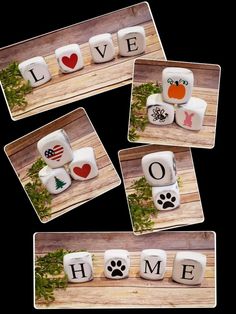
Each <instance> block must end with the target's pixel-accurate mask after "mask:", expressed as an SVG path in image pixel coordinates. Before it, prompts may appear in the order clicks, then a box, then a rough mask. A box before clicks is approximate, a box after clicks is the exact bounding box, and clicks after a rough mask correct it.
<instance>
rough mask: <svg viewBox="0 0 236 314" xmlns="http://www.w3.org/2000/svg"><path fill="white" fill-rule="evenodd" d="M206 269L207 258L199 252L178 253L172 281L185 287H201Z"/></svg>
mask: <svg viewBox="0 0 236 314" xmlns="http://www.w3.org/2000/svg"><path fill="white" fill-rule="evenodd" d="M205 269H206V256H205V255H203V254H201V253H198V252H190V251H182V252H177V253H176V256H175V260H174V265H173V273H172V279H173V280H174V281H176V282H179V283H183V284H185V285H199V284H200V283H201V282H202V280H203V278H204V273H205Z"/></svg>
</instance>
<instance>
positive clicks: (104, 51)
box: [94, 45, 107, 58]
mask: <svg viewBox="0 0 236 314" xmlns="http://www.w3.org/2000/svg"><path fill="white" fill-rule="evenodd" d="M94 48H95V49H96V50H97V52H98V53H99V54H100V56H101V57H102V58H104V56H105V53H106V49H107V45H104V49H103V52H101V50H100V49H99V47H98V46H97V47H94Z"/></svg>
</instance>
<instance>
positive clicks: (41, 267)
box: [35, 249, 71, 304]
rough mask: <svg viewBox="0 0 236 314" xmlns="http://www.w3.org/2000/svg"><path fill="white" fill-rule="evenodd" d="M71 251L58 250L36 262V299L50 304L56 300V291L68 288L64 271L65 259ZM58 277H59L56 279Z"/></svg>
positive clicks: (39, 258)
mask: <svg viewBox="0 0 236 314" xmlns="http://www.w3.org/2000/svg"><path fill="white" fill-rule="evenodd" d="M70 252H71V251H68V250H64V249H58V250H56V251H54V252H50V253H48V254H46V255H44V256H41V257H38V258H37V259H36V262H35V297H36V300H44V301H45V302H46V303H47V304H50V303H51V302H53V301H54V300H55V297H54V290H55V289H57V288H63V289H65V288H66V287H67V284H68V282H67V276H66V275H65V273H64V271H63V257H64V255H65V254H67V253H70ZM55 276H57V277H55Z"/></svg>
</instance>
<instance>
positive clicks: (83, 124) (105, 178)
mask: <svg viewBox="0 0 236 314" xmlns="http://www.w3.org/2000/svg"><path fill="white" fill-rule="evenodd" d="M61 128H63V129H64V130H65V131H66V133H67V134H68V137H69V139H70V142H71V146H72V149H73V150H75V149H78V148H82V147H87V146H91V147H93V149H94V151H95V156H96V161H97V165H98V169H99V175H98V176H97V177H96V178H94V179H91V180H88V181H83V182H81V181H75V180H72V184H71V186H70V187H69V188H68V189H67V190H65V191H64V192H62V193H60V194H57V195H54V196H53V197H52V204H51V207H52V211H51V213H52V215H51V217H50V218H45V219H43V220H42V222H48V221H50V220H52V219H54V218H56V217H58V216H60V215H62V214H64V213H66V212H68V211H70V210H71V209H73V208H75V207H78V206H80V205H82V204H83V203H85V202H87V201H89V200H91V199H92V198H94V197H97V196H99V195H101V194H103V193H105V192H107V191H109V190H111V189H113V188H115V187H116V186H118V185H119V184H120V178H119V176H118V174H117V172H116V170H115V168H114V166H113V164H112V162H111V160H110V158H109V156H108V154H107V152H106V150H105V148H104V146H103V144H102V142H101V141H100V139H99V137H98V135H97V133H96V131H95V129H94V128H93V126H92V124H91V122H90V120H89V118H88V116H87V114H86V112H85V110H84V109H83V108H78V109H76V110H75V111H72V112H71V113H69V114H67V115H65V116H63V117H61V118H59V119H57V120H55V121H53V122H51V123H49V124H48V125H46V126H44V127H42V128H40V129H38V130H36V131H33V132H32V133H30V134H27V135H26V136H24V137H22V138H20V139H19V140H16V141H14V142H12V143H10V144H8V145H6V147H5V152H6V154H7V156H8V158H9V160H10V162H11V164H12V166H13V168H14V170H15V172H16V174H17V176H18V178H19V180H20V182H21V184H22V185H23V187H24V186H25V185H26V184H27V183H28V182H29V178H28V176H27V172H28V169H29V168H30V167H31V166H32V164H33V163H34V162H35V161H36V160H37V159H38V158H39V157H40V155H39V152H38V150H37V142H38V140H39V139H40V138H42V137H43V136H45V135H46V134H48V133H51V132H53V131H55V130H58V129H61Z"/></svg>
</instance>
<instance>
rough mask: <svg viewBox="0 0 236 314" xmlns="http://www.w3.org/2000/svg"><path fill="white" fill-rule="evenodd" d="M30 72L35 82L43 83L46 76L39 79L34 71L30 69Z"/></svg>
mask: <svg viewBox="0 0 236 314" xmlns="http://www.w3.org/2000/svg"><path fill="white" fill-rule="evenodd" d="M29 71H30V73H31V74H32V76H33V78H34V80H35V82H38V81H41V80H43V79H44V75H43V76H42V77H41V78H37V77H36V75H35V74H34V72H33V69H30V70H29Z"/></svg>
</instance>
